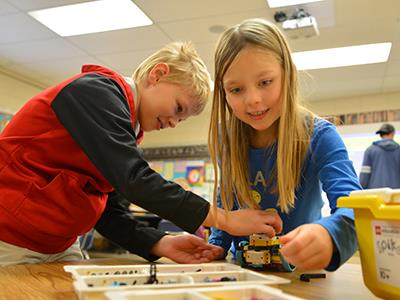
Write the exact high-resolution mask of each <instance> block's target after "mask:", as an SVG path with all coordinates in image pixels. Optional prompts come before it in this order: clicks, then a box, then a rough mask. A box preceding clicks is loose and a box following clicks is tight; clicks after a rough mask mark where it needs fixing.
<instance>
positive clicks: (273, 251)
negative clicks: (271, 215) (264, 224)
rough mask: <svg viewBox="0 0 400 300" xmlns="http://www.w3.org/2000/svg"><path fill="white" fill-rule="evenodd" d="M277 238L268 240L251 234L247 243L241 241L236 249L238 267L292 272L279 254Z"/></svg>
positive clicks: (290, 266)
mask: <svg viewBox="0 0 400 300" xmlns="http://www.w3.org/2000/svg"><path fill="white" fill-rule="evenodd" d="M280 248H281V243H280V241H279V236H275V237H273V238H269V237H268V236H267V235H265V234H253V235H251V236H249V241H241V242H240V243H239V245H238V249H236V261H237V262H238V263H239V264H240V266H242V267H244V268H246V267H250V268H255V269H270V270H277V271H286V272H292V271H294V269H295V267H294V266H292V265H290V264H289V263H288V262H287V261H285V259H284V258H283V256H282V255H281V254H280V252H279V249H280Z"/></svg>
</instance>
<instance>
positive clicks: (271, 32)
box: [209, 19, 360, 270]
mask: <svg viewBox="0 0 400 300" xmlns="http://www.w3.org/2000/svg"><path fill="white" fill-rule="evenodd" d="M297 74H298V71H297V69H296V66H295V64H294V63H293V60H292V57H291V53H290V49H289V46H288V43H287V41H286V40H285V38H284V36H283V34H282V33H281V32H280V31H279V29H278V28H277V27H276V26H275V25H274V24H271V23H269V22H267V21H265V20H263V19H250V20H245V21H243V22H242V23H240V24H238V25H236V26H233V27H231V28H229V29H227V30H226V31H225V32H224V33H223V34H222V36H221V37H220V39H219V42H218V44H217V48H216V52H215V89H214V99H213V105H212V113H211V123H210V130H209V147H210V152H211V156H212V159H213V162H214V165H215V176H216V182H217V183H218V184H217V185H216V192H215V193H214V194H215V195H214V202H215V206H219V207H223V208H225V209H226V210H237V209H242V208H248V207H250V208H259V209H261V210H267V209H268V210H270V209H276V214H278V215H279V217H280V219H281V220H282V223H283V229H282V233H283V234H284V235H283V236H282V237H281V238H280V240H281V242H282V244H283V247H282V249H281V254H282V255H283V256H284V258H285V259H286V260H287V261H288V262H289V263H291V264H293V265H295V266H297V267H299V268H301V269H321V268H326V269H327V270H335V269H336V268H338V267H339V266H340V265H341V264H342V263H344V262H345V261H346V260H347V259H348V258H349V257H350V256H351V255H352V254H353V253H354V252H355V250H356V249H357V245H356V235H355V231H354V216H353V212H352V211H351V210H350V209H342V208H340V209H338V208H336V200H337V198H338V197H340V196H347V195H349V193H350V192H351V191H352V190H358V189H360V186H359V183H358V179H357V176H356V173H355V171H354V168H353V166H352V162H351V161H350V160H349V158H348V154H347V151H346V148H345V146H344V144H343V142H342V140H341V138H340V136H339V135H338V133H337V132H336V129H335V127H334V126H333V125H332V124H330V123H328V122H327V121H325V120H322V119H321V118H318V117H317V116H315V115H314V114H313V113H311V112H310V111H308V110H307V109H305V108H304V107H303V106H302V105H301V104H300V97H299V92H298V78H297ZM217 162H218V164H217ZM217 166H218V167H219V172H217ZM321 183H322V188H323V190H324V191H325V192H326V193H327V196H328V199H329V203H330V208H331V216H329V217H326V218H322V216H321V208H322V206H323V200H322V197H321ZM270 225H271V226H272V227H273V228H274V229H276V228H280V226H281V224H279V222H275V223H274V224H270ZM275 233H279V230H275ZM241 240H243V238H238V237H233V236H231V235H229V234H228V233H226V232H224V231H222V230H218V229H213V230H212V233H211V236H210V240H209V241H210V243H212V244H215V245H219V246H222V247H223V248H224V249H225V255H226V253H227V250H228V249H229V248H230V247H231V242H233V245H232V246H233V248H232V249H233V251H235V245H237V244H238V243H239V242H240V241H241Z"/></svg>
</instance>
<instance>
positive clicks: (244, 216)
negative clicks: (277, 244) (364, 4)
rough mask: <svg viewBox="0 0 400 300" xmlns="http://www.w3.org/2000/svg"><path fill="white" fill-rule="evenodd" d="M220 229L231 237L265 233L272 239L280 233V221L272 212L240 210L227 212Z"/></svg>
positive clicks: (276, 214)
mask: <svg viewBox="0 0 400 300" xmlns="http://www.w3.org/2000/svg"><path fill="white" fill-rule="evenodd" d="M221 225H222V226H221V229H223V230H225V231H226V232H228V233H230V234H231V235H237V236H241V235H251V234H253V233H265V234H267V235H268V236H269V237H273V236H275V235H276V234H278V233H280V232H281V231H282V219H281V218H280V217H279V214H278V213H277V212H276V211H275V210H273V211H271V210H270V211H262V210H258V209H240V210H233V211H229V212H228V213H227V214H225V218H224V222H221Z"/></svg>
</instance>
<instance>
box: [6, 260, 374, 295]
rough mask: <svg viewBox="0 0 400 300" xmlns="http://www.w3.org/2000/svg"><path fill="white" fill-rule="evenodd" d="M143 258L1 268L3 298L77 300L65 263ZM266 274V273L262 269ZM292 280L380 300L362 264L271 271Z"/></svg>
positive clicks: (290, 289) (308, 289) (312, 289)
mask: <svg viewBox="0 0 400 300" xmlns="http://www.w3.org/2000/svg"><path fill="white" fill-rule="evenodd" d="M143 263H146V262H145V261H143V260H141V259H134V260H132V259H125V258H110V259H90V260H85V261H81V262H75V263H71V262H64V263H49V264H36V265H18V266H11V267H0V300H3V299H4V300H6V299H24V300H27V299H35V300H41V299H49V300H50V299H51V300H57V299H59V300H68V299H75V300H76V299H77V296H76V295H75V292H74V290H73V286H72V278H71V275H70V274H69V273H66V272H64V270H63V266H64V265H71V264H75V265H76V264H98V265H99V264H100V265H102V264H104V265H110V264H111V265H117V264H143ZM263 273H267V272H263ZM270 274H274V275H278V276H281V277H285V278H288V279H290V280H291V283H290V284H284V285H279V286H277V287H278V288H279V289H282V290H283V291H285V292H286V293H289V294H292V295H296V296H298V297H303V298H306V299H324V300H327V299H335V300H336V299H340V300H341V299H352V300H357V299H363V300H368V299H378V298H376V297H375V296H374V295H373V294H372V293H371V292H370V291H369V290H368V289H367V287H365V285H364V283H363V280H362V273H361V265H360V264H357V263H355V264H353V263H346V264H344V265H343V266H342V267H341V268H340V269H339V270H337V271H336V272H333V273H326V278H325V279H312V280H311V282H303V281H300V280H299V275H300V272H297V271H295V272H293V273H281V272H280V273H270Z"/></svg>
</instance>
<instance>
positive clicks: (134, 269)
mask: <svg viewBox="0 0 400 300" xmlns="http://www.w3.org/2000/svg"><path fill="white" fill-rule="evenodd" d="M156 266H157V273H186V272H213V271H214V272H217V271H231V270H241V269H242V268H241V267H240V266H238V265H234V264H229V263H208V264H156ZM64 270H65V271H66V272H70V273H71V274H72V276H73V278H74V279H77V278H79V277H80V276H99V275H101V276H102V275H107V276H115V275H134V274H146V275H147V274H150V265H149V264H147V265H117V266H116V265H113V266H99V265H80V266H75V265H68V266H64Z"/></svg>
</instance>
